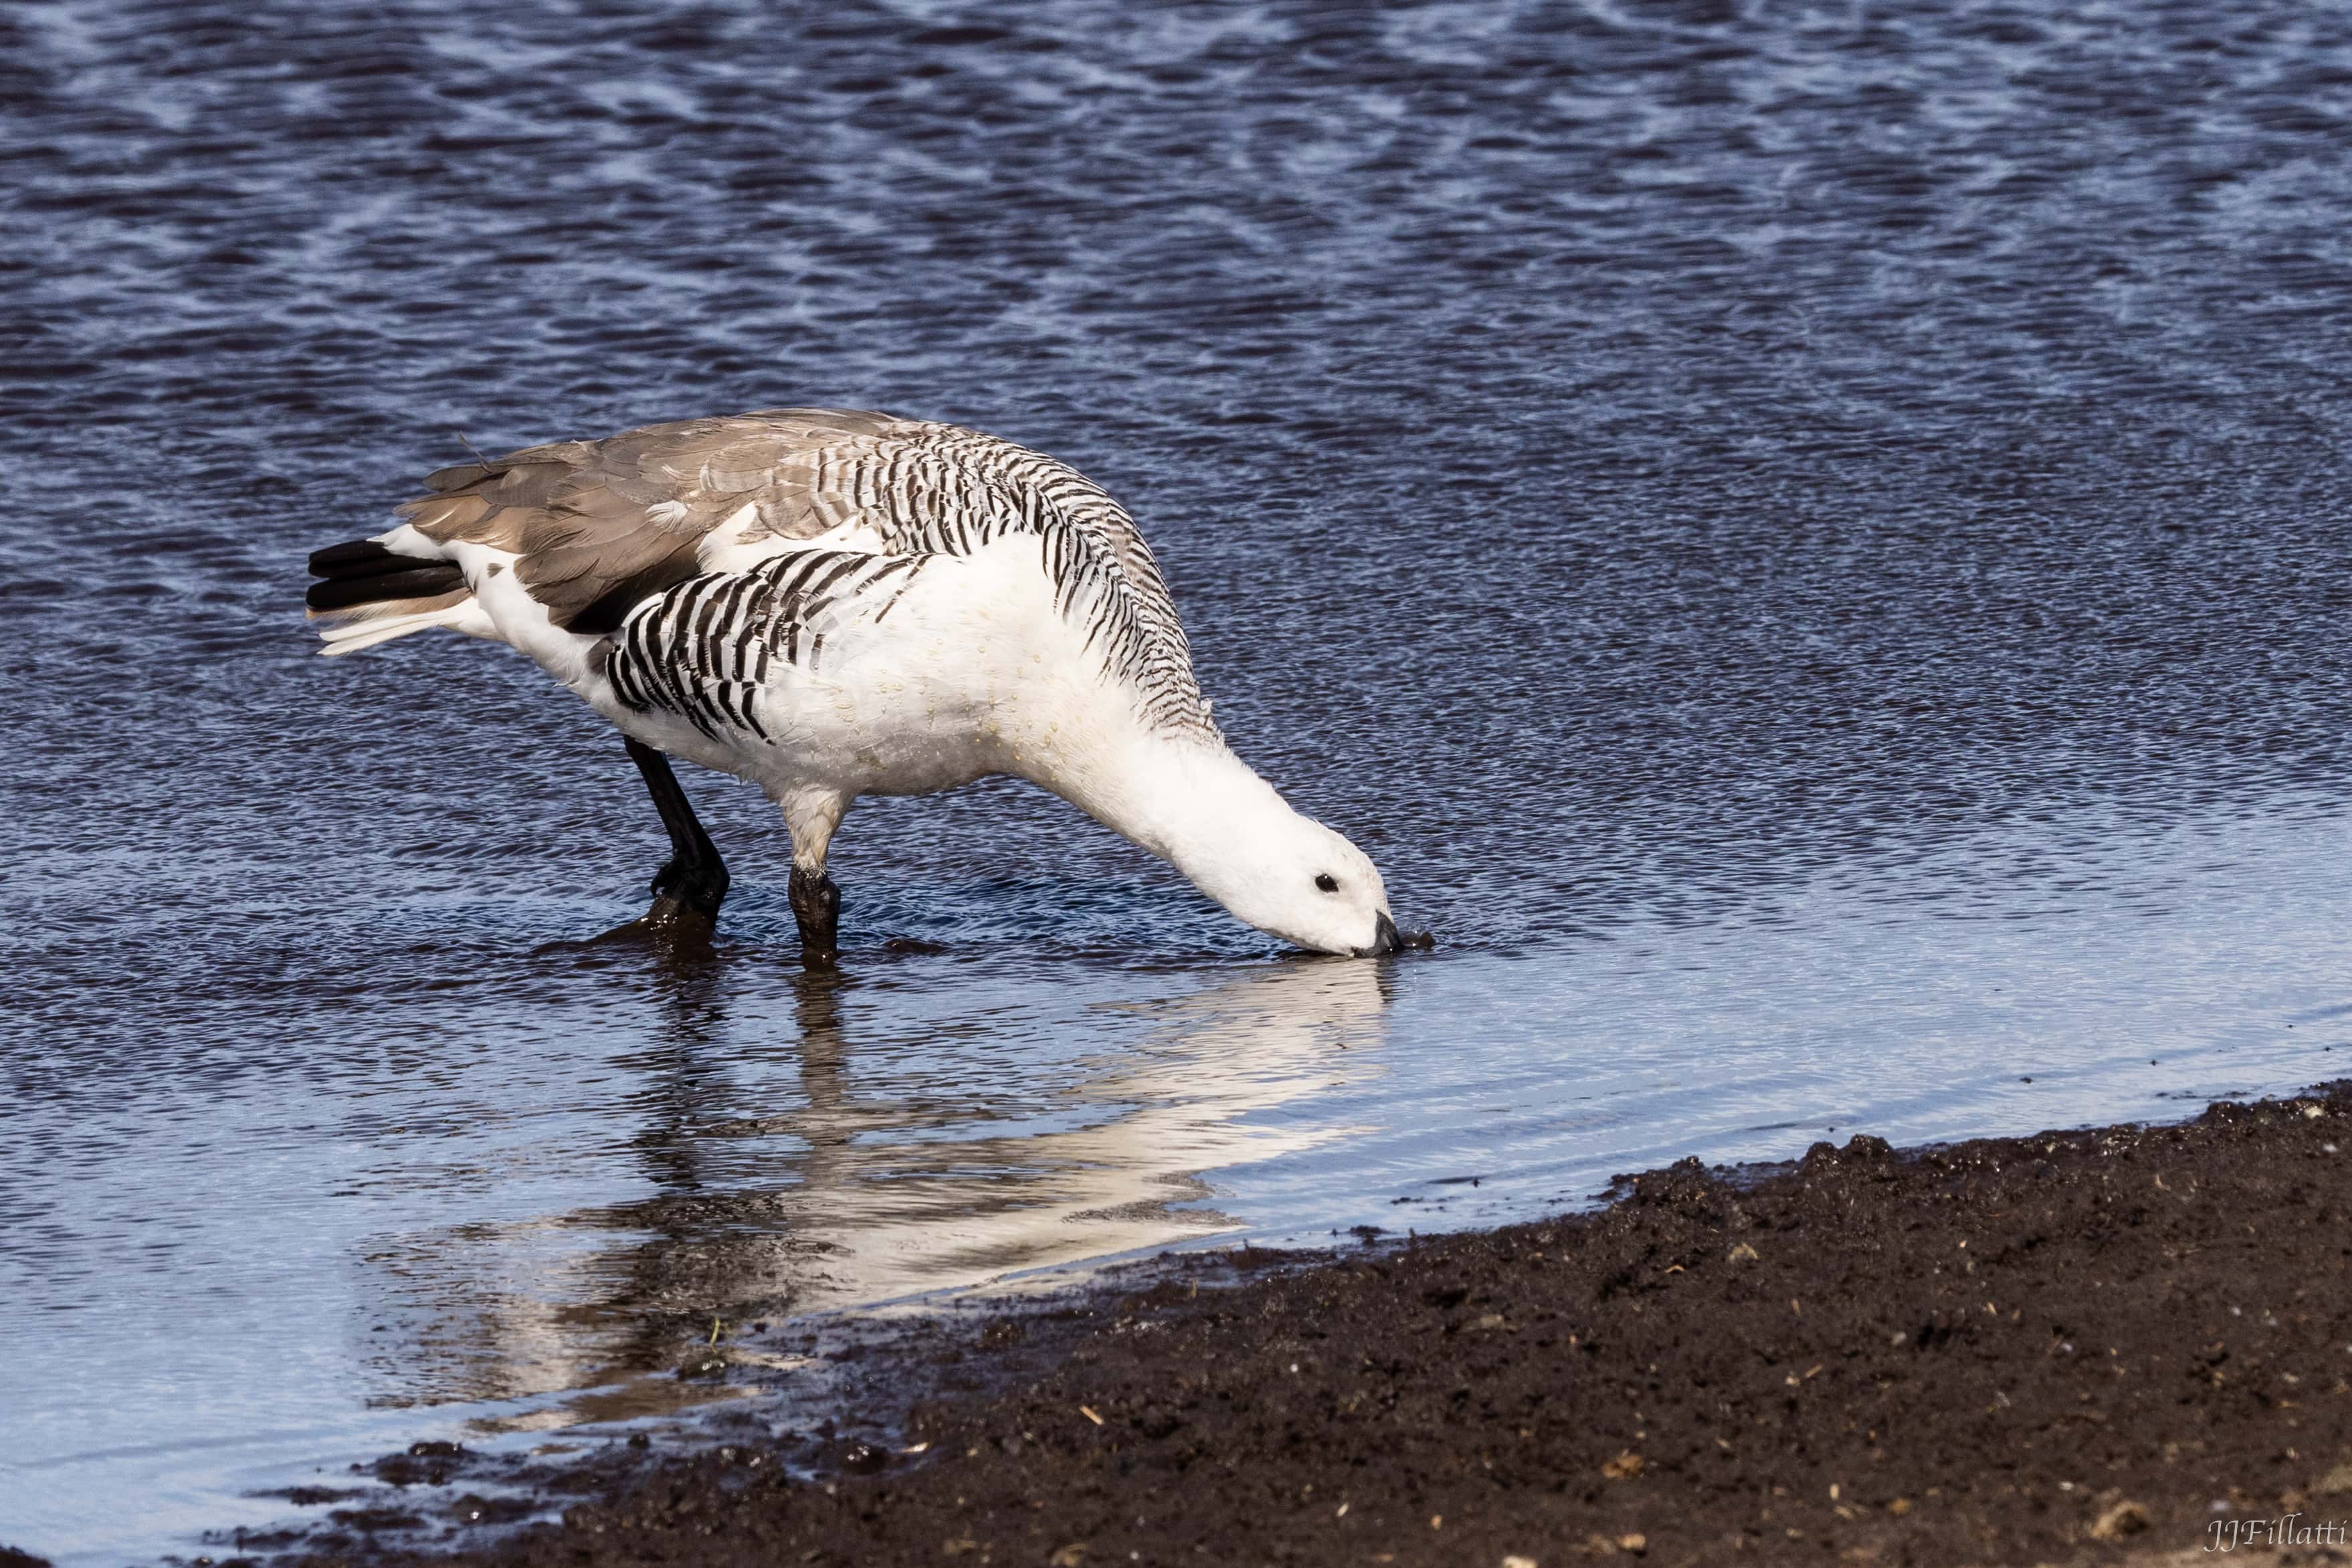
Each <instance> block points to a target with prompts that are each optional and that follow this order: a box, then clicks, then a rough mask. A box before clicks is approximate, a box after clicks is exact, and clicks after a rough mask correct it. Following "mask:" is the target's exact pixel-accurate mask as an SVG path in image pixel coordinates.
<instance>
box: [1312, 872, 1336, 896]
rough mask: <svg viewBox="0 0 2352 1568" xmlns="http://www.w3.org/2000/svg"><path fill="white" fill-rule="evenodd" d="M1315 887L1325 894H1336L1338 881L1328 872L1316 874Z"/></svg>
mask: <svg viewBox="0 0 2352 1568" xmlns="http://www.w3.org/2000/svg"><path fill="white" fill-rule="evenodd" d="M1315 885H1316V886H1317V887H1318V888H1320V889H1323V890H1324V891H1325V892H1327V893H1336V892H1338V891H1339V879H1337V878H1335V877H1333V876H1332V875H1331V873H1330V872H1328V871H1323V872H1318V874H1317V876H1316V878H1315Z"/></svg>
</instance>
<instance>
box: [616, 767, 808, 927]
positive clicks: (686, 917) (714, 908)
mask: <svg viewBox="0 0 2352 1568" xmlns="http://www.w3.org/2000/svg"><path fill="white" fill-rule="evenodd" d="M623 739H624V740H626V739H627V737H626V736H624V737H623ZM628 744H629V759H630V761H632V762H634V763H636V764H637V772H639V773H643V774H644V775H645V778H646V791H647V792H648V793H649V794H651V795H652V796H653V797H654V809H655V810H656V811H658V812H660V813H661V819H662V826H664V827H666V828H667V829H669V847H670V857H669V860H668V861H667V864H665V865H664V866H663V867H662V868H661V869H660V870H658V871H656V872H655V873H654V883H653V890H654V907H653V908H652V909H650V910H647V911H646V918H645V920H644V921H642V922H641V923H642V924H643V925H644V926H645V927H646V929H648V930H651V931H662V932H685V931H695V932H698V934H702V935H708V934H709V931H710V929H711V928H712V927H713V926H715V925H717V924H718V923H719V904H720V903H722V902H723V901H725V900H726V897H727V862H726V861H724V860H721V859H720V858H719V847H718V846H717V845H715V844H713V843H711V842H710V835H709V834H708V833H705V832H704V831H702V824H701V823H700V822H698V821H697V820H696V819H695V816H694V806H693V805H692V804H691V803H690V802H688V800H687V798H686V791H685V790H683V789H681V788H679V787H678V782H677V774H676V773H672V772H670V768H669V759H668V758H667V757H666V756H664V755H662V754H661V753H660V752H656V751H655V750H654V749H653V748H652V747H651V746H646V745H641V744H639V743H638V742H635V741H629V742H628ZM794 908H795V909H797V908H798V903H797V900H795V903H794Z"/></svg>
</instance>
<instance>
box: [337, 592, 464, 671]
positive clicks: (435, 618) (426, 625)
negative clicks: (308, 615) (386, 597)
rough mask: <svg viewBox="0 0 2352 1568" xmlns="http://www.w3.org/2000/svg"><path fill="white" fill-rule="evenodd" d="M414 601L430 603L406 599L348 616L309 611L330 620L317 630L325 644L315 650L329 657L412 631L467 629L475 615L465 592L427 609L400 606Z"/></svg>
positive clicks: (363, 606) (368, 608)
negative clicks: (358, 614) (449, 602)
mask: <svg viewBox="0 0 2352 1568" xmlns="http://www.w3.org/2000/svg"><path fill="white" fill-rule="evenodd" d="M418 603H426V604H430V603H432V601H430V600H424V601H419V600H415V599H408V600H400V601H394V602H393V603H390V604H376V605H360V606H356V607H357V608H360V609H363V610H370V611H373V612H375V613H374V614H373V615H366V616H352V615H350V614H349V613H348V612H343V611H334V610H330V611H326V612H324V613H318V612H313V616H312V618H313V619H315V620H323V621H328V622H330V623H331V624H330V625H327V626H321V627H320V630H319V635H320V637H323V638H324V639H326V644H327V646H326V647H322V648H320V650H319V652H320V654H321V655H323V656H325V657H326V658H333V657H335V656H336V655H337V654H345V653H357V652H359V651H360V649H362V648H363V647H375V645H376V644H378V643H382V642H390V641H392V640H393V639H394V637H406V636H408V635H409V634H410V633H412V632H423V631H431V630H432V629H433V628H434V627H436V626H447V627H449V628H450V629H451V630H453V631H459V630H470V629H471V625H470V624H471V623H472V622H473V621H474V620H475V619H477V618H478V612H477V611H476V608H475V605H474V600H473V596H472V595H469V594H460V595H457V596H456V603H454V604H445V605H438V606H436V608H433V609H430V610H414V609H405V608H404V607H403V606H404V605H415V604H418ZM387 610H390V611H394V612H396V613H394V614H391V615H386V614H384V612H385V611H387ZM477 635H478V634H477Z"/></svg>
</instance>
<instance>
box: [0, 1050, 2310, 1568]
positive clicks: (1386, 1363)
mask: <svg viewBox="0 0 2352 1568" xmlns="http://www.w3.org/2000/svg"><path fill="white" fill-rule="evenodd" d="M1607 1196H1608V1201H1607V1203H1606V1205H1605V1206H1603V1207H1601V1208H1598V1209H1596V1210H1593V1211H1590V1212H1582V1213H1577V1214H1572V1215H1563V1216H1559V1217H1556V1218H1552V1219H1547V1220H1538V1221H1534V1222H1530V1223H1527V1224H1520V1225H1514V1226H1505V1227H1502V1228H1499V1229H1496V1230H1490V1231H1476V1232H1464V1233H1450V1234H1443V1235H1437V1236H1429V1237H1417V1238H1414V1239H1412V1240H1409V1241H1391V1240H1376V1241H1370V1242H1367V1243H1366V1244H1365V1245H1363V1246H1361V1247H1343V1248H1340V1249H1338V1250H1335V1251H1332V1252H1328V1253H1323V1254H1297V1253H1290V1252H1268V1251H1265V1250H1263V1249H1255V1250H1252V1251H1246V1252H1244V1251H1221V1252H1206V1253H1202V1252H1194V1253H1177V1254H1171V1255H1169V1256H1167V1257H1165V1258H1159V1259H1156V1260H1152V1261H1150V1262H1147V1263H1144V1264H1139V1265H1135V1266H1131V1267H1129V1268H1124V1269H1118V1270H1114V1271H1111V1272H1110V1273H1108V1274H1107V1275H1106V1276H1105V1277H1103V1278H1102V1279H1100V1280H1099V1281H1098V1282H1096V1283H1094V1284H1091V1285H1089V1286H1087V1288H1084V1289H1079V1290H1076V1291H1072V1292H1068V1293H1065V1294H1063V1295H1060V1296H1057V1297H1055V1298H1053V1299H1051V1300H1047V1301H1045V1302H1044V1303H1030V1304H1013V1305H1011V1306H1007V1305H1006V1304H1004V1303H1002V1302H993V1303H989V1304H988V1305H987V1306H985V1307H984V1308H982V1309H980V1310H950V1311H948V1312H944V1313H941V1314H939V1315H936V1316H931V1317H926V1318H919V1319H902V1320H896V1321H882V1322H877V1323H870V1324H864V1325H854V1324H848V1323H843V1324H835V1325H832V1326H829V1327H825V1326H817V1327H813V1326H811V1325H807V1324H796V1323H787V1324H784V1325H782V1326H781V1327H780V1328H779V1329H778V1330H777V1331H775V1332H774V1333H773V1334H771V1335H767V1336H761V1337H755V1338H753V1339H750V1340H746V1341H741V1342H735V1343H732V1344H730V1346H728V1347H726V1348H727V1350H728V1351H729V1352H730V1353H729V1357H728V1360H729V1362H730V1365H729V1367H728V1368H727V1370H726V1371H725V1373H721V1375H726V1376H728V1377H730V1380H738V1381H744V1382H748V1383H751V1384H766V1385H768V1386H770V1387H772V1388H774V1389H776V1390H777V1391H778V1393H779V1394H781V1395H782V1396H783V1397H782V1399H780V1400H773V1401H772V1400H761V1399H753V1400H749V1401H745V1402H742V1404H741V1405H740V1406H737V1407H734V1408H732V1409H730V1412H729V1413H728V1414H726V1415H721V1416H719V1417H716V1418H713V1419H712V1420H709V1421H707V1422H704V1423H701V1424H699V1425H698V1426H695V1427H693V1428H690V1429H688V1430H687V1431H683V1432H678V1433H674V1434H668V1435H665V1436H662V1437H661V1438H660V1439H659V1440H658V1441H650V1440H645V1439H642V1438H632V1439H630V1440H629V1441H628V1442H625V1443H621V1442H615V1443H611V1444H608V1445H606V1446H605V1447H602V1448H600V1449H597V1450H594V1451H593V1452H591V1453H588V1454H587V1455H585V1456H584V1457H579V1458H567V1459H563V1460H561V1461H550V1460H539V1461H532V1462H527V1463H509V1464H506V1465H504V1466H503V1467H501V1466H499V1465H496V1464H492V1463H490V1462H489V1461H488V1460H486V1459H483V1458H479V1457H475V1456H467V1455H464V1454H462V1453H455V1452H446V1451H438V1450H446V1449H448V1448H449V1447H450V1446H448V1445H419V1446H418V1448H419V1450H420V1452H417V1453H413V1454H411V1455H405V1456H390V1457H387V1458H386V1459H384V1460H383V1461H380V1462H379V1463H378V1464H377V1465H376V1466H375V1467H374V1474H373V1477H372V1478H354V1479H355V1480H373V1481H374V1482H375V1483H378V1484H377V1485H376V1486H375V1487H373V1488H372V1489H367V1490H365V1491H363V1492H354V1491H352V1490H346V1489H338V1490H337V1491H336V1492H335V1495H334V1496H332V1497H323V1496H322V1497H320V1498H319V1499H316V1500H312V1503H311V1506H312V1507H314V1508H322V1509H323V1510H324V1511H325V1512H326V1514H327V1517H326V1518H324V1519H320V1518H319V1517H318V1514H317V1513H316V1512H312V1513H310V1520H309V1521H305V1522H307V1523H308V1524H309V1528H307V1529H303V1530H299V1531H281V1532H277V1533H276V1534H274V1535H272V1536H269V1537H262V1536H257V1535H252V1534H247V1536H245V1537H242V1538H240V1540H239V1541H237V1542H235V1543H228V1542H224V1543H223V1544H222V1545H220V1546H216V1547H214V1548H212V1549H210V1550H211V1552H212V1554H213V1555H214V1556H215V1559H216V1560H219V1561H221V1562H222V1563H224V1565H226V1563H234V1562H236V1561H238V1560H240V1557H243V1558H247V1559H249V1560H251V1561H254V1562H260V1561H263V1560H264V1559H265V1558H268V1557H273V1556H274V1557H275V1559H276V1560H277V1561H278V1562H279V1563H294V1562H297V1561H299V1562H300V1563H303V1564H305V1565H306V1568H330V1565H348V1564H357V1563H386V1564H390V1563H399V1564H417V1565H420V1568H421V1565H422V1564H425V1563H440V1564H467V1565H475V1564H478V1565H480V1568H491V1565H494V1564H495V1565H500V1568H536V1565H539V1564H554V1563H565V1564H586V1565H603V1564H617V1563H709V1564H733V1563H745V1564H749V1563H914V1562H932V1561H939V1562H948V1563H960V1564H989V1565H993V1564H999V1563H1053V1564H1056V1565H1057V1568H1074V1565H1076V1564H1081V1563H1177V1562H1185V1563H1226V1562H1266V1561H1276V1562H1288V1563H1399V1564H1412V1563H1486V1564H1488V1565H1490V1568H1491V1565H1494V1564H1497V1563H1512V1561H1513V1560H1515V1559H1517V1560H1523V1561H1527V1562H1532V1563H1537V1564H1539V1565H1543V1568H1551V1565H1555V1564H1560V1563H1583V1562H1599V1561H1602V1560H1605V1559H1618V1560H1622V1562H1624V1563H1633V1562H1636V1561H1640V1562H1645V1563H1661V1564H1664V1563H1677V1564H1679V1563H1691V1564H1713V1563H1725V1562H1731V1561H1741V1562H1752V1563H1799V1562H1805V1563H1821V1562H1843V1563H1904V1564H1916V1565H1918V1568H1937V1565H1952V1568H1959V1565H1984V1568H1991V1565H1993V1564H2031V1563H2115V1562H2129V1563H2171V1562H2175V1561H2178V1562H2181V1563H2186V1562H2188V1561H2190V1560H2191V1559H2192V1558H2194V1559H2195V1560H2198V1561H2210V1560H2212V1559H2213V1558H2215V1557H2217V1556H2221V1555H2235V1554H2237V1553H2241V1552H2252V1553H2258V1554H2262V1555H2263V1556H2264V1558H2265V1560H2269V1561H2276V1562H2280V1563H2352V1080H2345V1081H2339V1082H2336V1083H2333V1084H2329V1085H2325V1086H2322V1087H2320V1088H2317V1089H2312V1090H2309V1091H2307V1092H2305V1093H2304V1094H2302V1095H2297V1096H2293V1097H2289V1098H2287V1099H2284V1100H2265V1101H2257V1102H2254V1103H2252V1104H2240V1103H2236V1102H2228V1101H2224V1102H2219V1103H2216V1104H2214V1105H2211V1106H2210V1107H2208V1108H2207V1109H2206V1110H2204V1112H2203V1113H2202V1114H2201V1115H2200V1116H2199V1117H2198V1118H2197V1119H2196V1120H2194V1121H2189V1122H2186V1123H2178V1124H2168V1125H2163V1126H2120V1127H2108V1128H2100V1129H2093V1130H2088V1131H2066V1132H2050V1133H2043V1134H2039V1135H2036V1136H2034V1137H2032V1138H2011V1139H1985V1140H1978V1141H1973V1142H1964V1143H1958V1144H1952V1145H1946V1146H1939V1147H1933V1148H1928V1149H1925V1150H1921V1151H1917V1152H1895V1151H1893V1150H1890V1149H1889V1148H1888V1147H1887V1146H1886V1145H1885V1143H1883V1142H1880V1141H1878V1140H1876V1139H1874V1138H1872V1137H1869V1136H1867V1135H1856V1136H1853V1137H1852V1138H1851V1139H1850V1140H1849V1141H1848V1142H1846V1143H1845V1144H1843V1146H1842V1147H1835V1146H1832V1145H1830V1144H1827V1143H1820V1144H1816V1145H1815V1146H1814V1147H1813V1148H1812V1150H1811V1151H1810V1152H1808V1153H1807V1154H1806V1156H1805V1157H1804V1158H1803V1159H1802V1160H1801V1161H1798V1162H1795V1163H1790V1164H1786V1165H1779V1166H1763V1167H1745V1168H1735V1169H1730V1170H1715V1171H1709V1170H1706V1169H1703V1168H1701V1167H1700V1166H1699V1165H1698V1164H1697V1163H1696V1162H1695V1161H1685V1162H1683V1163H1680V1164H1677V1165H1675V1166H1672V1167H1669V1168H1668V1169H1665V1170H1663V1171H1656V1172H1651V1173H1645V1174H1643V1175H1640V1176H1637V1177H1632V1178H1621V1179H1620V1181H1619V1182H1618V1183H1616V1184H1613V1185H1612V1188H1611V1189H1610V1192H1609V1194H1607ZM1204 1286H1205V1287H1208V1288H1206V1289H1204V1288H1203V1287H1204ZM812 1363H821V1364H822V1365H823V1367H824V1375H823V1376H822V1377H820V1378H818V1379H816V1380H814V1381H815V1382H817V1383H819V1384H823V1385H824V1392H823V1394H822V1395H821V1397H823V1398H824V1401H825V1404H826V1405H827V1407H828V1408H829V1410H830V1412H831V1414H830V1415H829V1416H827V1417H824V1418H812V1419H807V1420H803V1419H802V1418H801V1417H802V1416H803V1415H804V1414H806V1412H805V1411H804V1409H803V1405H804V1401H803V1402H795V1401H794V1400H793V1398H792V1396H791V1394H792V1390H793V1386H794V1384H793V1379H794V1378H795V1376H799V1377H800V1378H801V1381H802V1385H803V1387H804V1386H805V1385H806V1384H807V1383H808V1382H809V1381H811V1380H809V1379H807V1378H806V1377H805V1374H804V1373H793V1372H791V1371H788V1370H778V1369H780V1368H785V1367H788V1366H790V1365H798V1366H800V1367H803V1368H805V1367H806V1366H808V1365H810V1364H812ZM711 1370H712V1372H713V1373H717V1369H716V1368H715V1367H714V1368H712V1369H711ZM780 1414H781V1415H782V1418H783V1423H784V1424H783V1426H781V1427H780V1426H779V1425H778V1417H779V1415H780ZM485 1493H488V1494H489V1495H485ZM302 1502H303V1500H300V1499H295V1498H290V1497H289V1503H292V1504H295V1505H297V1506H298V1507H299V1506H300V1505H301V1503H302ZM534 1511H537V1512H538V1513H539V1515H540V1516H541V1518H542V1519H549V1520H551V1521H550V1522H539V1523H528V1524H520V1525H517V1524H515V1523H514V1522H513V1521H515V1520H516V1519H518V1518H519V1517H521V1516H527V1515H530V1514H531V1513H532V1512H534ZM2280 1521H2284V1522H2283V1523H2282V1522H2280ZM19 1544H24V1543H19ZM16 1568H25V1564H24V1563H17V1564H16ZM1514 1568H1516V1564H1514Z"/></svg>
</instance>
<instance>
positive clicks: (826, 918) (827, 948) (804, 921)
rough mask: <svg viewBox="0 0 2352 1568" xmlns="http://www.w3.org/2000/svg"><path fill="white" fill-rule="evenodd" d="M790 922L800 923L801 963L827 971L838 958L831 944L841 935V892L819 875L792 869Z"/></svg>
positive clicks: (822, 874)
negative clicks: (791, 915)
mask: <svg viewBox="0 0 2352 1568" xmlns="http://www.w3.org/2000/svg"><path fill="white" fill-rule="evenodd" d="M791 892H792V900H793V920H795V921H799V922H800V928H801V962H802V963H806V964H810V965H812V966H814V967H816V968H831V967H832V965H833V961H834V959H835V957H836V956H838V949H837V948H836V947H835V942H836V940H837V939H838V937H839V936H840V934H841V889H839V888H836V887H835V886H834V885H833V879H832V878H831V877H829V876H827V875H825V874H824V872H823V871H803V869H801V868H799V867H798V866H795V867H793V880H792V888H791Z"/></svg>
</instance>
